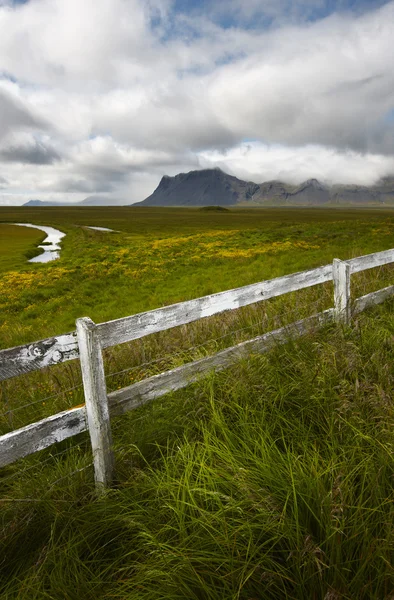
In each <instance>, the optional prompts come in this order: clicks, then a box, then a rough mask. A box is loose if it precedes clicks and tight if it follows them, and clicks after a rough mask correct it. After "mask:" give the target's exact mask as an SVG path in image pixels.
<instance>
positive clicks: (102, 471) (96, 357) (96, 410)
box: [76, 317, 114, 492]
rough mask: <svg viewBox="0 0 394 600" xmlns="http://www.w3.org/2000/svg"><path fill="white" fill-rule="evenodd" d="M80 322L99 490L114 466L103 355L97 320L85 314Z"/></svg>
mask: <svg viewBox="0 0 394 600" xmlns="http://www.w3.org/2000/svg"><path fill="white" fill-rule="evenodd" d="M76 325H77V336H78V344H79V352H80V360H81V370H82V380H83V387H84V393H85V403H86V414H87V420H88V427H89V434H90V440H91V444H92V451H93V463H94V477H95V481H96V488H97V491H98V492H102V491H103V490H104V489H105V488H106V487H108V486H109V485H110V483H111V481H112V477H113V468H114V458H113V453H112V435H111V424H110V419H109V409H108V399H107V388H106V385H105V374H104V365H103V356H102V351H101V344H100V340H99V337H98V333H97V329H96V325H95V324H94V323H93V321H92V320H91V319H89V318H88V317H84V318H82V319H77V322H76Z"/></svg>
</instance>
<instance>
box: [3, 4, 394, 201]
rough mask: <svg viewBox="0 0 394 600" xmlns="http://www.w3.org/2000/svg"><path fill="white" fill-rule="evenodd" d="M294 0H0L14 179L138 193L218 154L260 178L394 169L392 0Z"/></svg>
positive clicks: (7, 142) (57, 188) (330, 176)
mask: <svg viewBox="0 0 394 600" xmlns="http://www.w3.org/2000/svg"><path fill="white" fill-rule="evenodd" d="M291 4H292V6H293V9H294V10H293V13H292V15H289V18H287V19H286V18H285V13H286V11H287V8H288V6H289V4H288V1H287V0H281V1H280V2H277V3H273V2H272V1H271V0H266V1H265V2H264V3H260V2H257V0H256V1H255V0H251V2H249V3H241V2H240V0H231V1H229V4H228V5H227V3H226V8H227V9H228V11H229V13H231V15H232V18H233V19H234V18H237V19H238V26H237V27H230V28H227V29H225V28H223V27H222V26H221V25H220V19H221V18H222V16H223V9H222V8H221V7H222V4H220V3H219V2H216V3H215V2H213V1H211V2H210V3H209V10H207V11H206V14H205V15H204V14H202V13H201V11H200V12H199V14H189V15H187V14H186V15H180V14H177V15H174V14H173V13H172V12H171V10H172V2H171V0H150V1H149V2H147V1H143V0H127V1H125V0H84V1H83V2H81V1H80V0H30V2H27V3H26V4H24V5H20V6H18V7H13V8H12V7H11V5H10V4H8V5H7V4H5V3H4V2H3V3H1V2H0V30H1V31H2V35H1V37H0V65H1V68H2V69H3V72H4V73H7V74H8V75H7V77H6V78H3V79H0V103H1V108H2V110H1V109H0V137H2V138H3V141H2V142H1V147H0V174H1V175H2V176H4V178H6V180H7V181H8V188H7V192H8V193H11V194H12V193H14V194H15V198H16V197H17V196H16V195H17V194H22V195H23V194H25V193H29V194H30V197H35V196H37V195H39V196H40V197H44V196H43V195H45V194H55V195H56V196H58V195H61V194H66V195H67V197H68V198H69V199H73V198H75V199H77V198H79V196H80V195H81V194H83V193H85V190H86V193H97V192H99V193H111V194H112V195H113V196H114V197H117V196H119V195H122V197H125V198H129V199H130V202H131V201H137V200H141V199H143V197H144V196H146V195H148V194H149V193H150V192H151V191H152V190H153V187H154V186H155V185H157V183H158V181H159V180H160V177H161V176H162V175H163V174H164V173H167V174H170V175H172V174H176V173H177V172H179V171H185V170H188V169H193V168H198V167H199V166H201V167H203V166H209V165H213V166H214V165H215V164H217V163H218V164H221V165H222V166H223V168H227V169H230V170H231V171H232V172H234V173H235V174H237V175H239V176H242V177H246V178H250V179H253V180H255V181H258V182H261V181H263V180H264V179H270V178H282V179H285V180H288V181H301V180H303V179H306V178H308V177H312V176H313V177H318V178H320V179H324V180H331V181H334V182H335V181H338V182H354V183H363V182H364V183H373V182H374V181H376V180H377V179H378V178H379V177H380V176H382V175H386V174H389V173H394V167H393V156H394V119H393V118H392V116H390V114H392V113H391V111H392V110H393V109H394V92H393V90H394V72H393V69H392V61H391V54H392V39H393V36H394V1H391V2H388V3H387V4H386V5H385V6H383V7H382V8H379V9H375V10H371V11H370V12H367V13H365V14H362V15H355V14H353V13H350V12H347V13H340V12H337V13H335V14H333V15H331V16H330V17H328V18H324V19H321V20H317V21H316V22H313V23H311V22H307V21H305V20H303V16H304V15H305V14H310V13H311V12H313V11H316V10H319V9H320V8H322V7H323V5H322V3H321V2H320V0H300V1H299V2H295V3H294V2H292V3H291ZM323 4H324V3H323ZM339 6H340V4H339ZM267 17H269V18H272V19H274V20H275V26H274V27H272V28H270V29H266V30H264V29H259V28H258V27H257V26H256V27H255V28H254V29H253V30H251V29H248V28H245V27H244V24H245V23H247V22H249V21H250V20H251V19H252V20H255V21H256V23H255V25H256V24H258V22H259V18H261V21H262V22H263V21H264V19H266V18H267ZM152 22H154V23H155V26H152ZM245 139H252V140H256V141H255V142H251V143H249V144H245V143H244V140H245ZM18 140H19V142H18ZM21 140H22V141H23V143H22V142H21ZM248 148H249V149H248ZM1 152H2V153H3V154H2V156H3V160H2V159H1ZM21 161H22V162H23V161H25V162H24V164H23V165H22V164H21ZM29 162H30V163H31V166H29V164H28V163H29ZM44 163H47V164H44ZM149 186H152V187H149ZM2 188H3V190H4V184H2ZM3 197H4V196H3ZM58 199H59V198H58Z"/></svg>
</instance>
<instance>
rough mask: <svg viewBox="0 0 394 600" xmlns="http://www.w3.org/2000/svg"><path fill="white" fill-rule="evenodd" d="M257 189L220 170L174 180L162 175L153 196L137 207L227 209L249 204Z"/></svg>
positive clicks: (189, 174) (182, 175) (177, 176)
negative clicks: (227, 207) (235, 205)
mask: <svg viewBox="0 0 394 600" xmlns="http://www.w3.org/2000/svg"><path fill="white" fill-rule="evenodd" d="M258 188H259V186H258V185H257V184H256V183H251V182H249V181H242V179H238V178H237V177H233V176H232V175H227V173H224V172H223V171H221V169H203V170H202V171H190V173H180V174H179V175H175V177H168V175H164V177H163V178H162V180H161V181H160V183H159V185H158V187H157V188H156V189H155V191H154V192H153V194H151V195H150V196H148V198H146V199H145V200H143V201H142V202H138V205H143V206H228V205H232V204H237V203H238V202H242V201H248V200H250V199H251V198H252V196H253V194H254V193H255V192H256V191H257V190H258ZM133 206H137V205H136V204H133Z"/></svg>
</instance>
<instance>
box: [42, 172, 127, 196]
mask: <svg viewBox="0 0 394 600" xmlns="http://www.w3.org/2000/svg"><path fill="white" fill-rule="evenodd" d="M115 189H116V185H114V183H113V182H112V181H110V180H105V179H104V180H103V179H102V178H99V179H97V178H95V177H94V176H93V177H92V178H91V179H71V178H67V179H61V180H60V181H59V182H58V183H57V184H56V186H53V190H54V191H55V192H63V193H69V194H71V193H72V194H74V193H80V194H93V193H99V192H112V191H114V190H115Z"/></svg>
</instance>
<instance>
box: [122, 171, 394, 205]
mask: <svg viewBox="0 0 394 600" xmlns="http://www.w3.org/2000/svg"><path fill="white" fill-rule="evenodd" d="M342 204H354V205H367V204H374V205H376V204H394V177H386V178H384V179H382V180H381V181H380V182H379V183H377V184H376V185H374V186H369V187H367V186H361V185H332V186H329V185H325V184H324V183H321V182H320V181H318V180H317V179H308V180H307V181H305V182H303V183H301V184H300V185H297V186H294V185H289V184H286V183H283V182H281V181H266V182H264V183H260V184H257V183H253V182H252V181H243V180H242V179H238V178H237V177H234V176H233V175H228V174H227V173H224V171H222V170H221V169H203V170H201V171H190V172H189V173H179V175H175V177H169V176H168V175H164V177H163V178H162V179H161V181H160V183H159V185H158V187H157V188H156V189H155V191H154V192H153V194H151V195H150V196H148V197H147V198H145V200H143V201H142V202H138V203H137V204H133V205H132V206H208V205H212V206H234V205H239V206H248V205H249V206H293V205H294V206H321V205H329V206H331V205H342Z"/></svg>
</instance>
